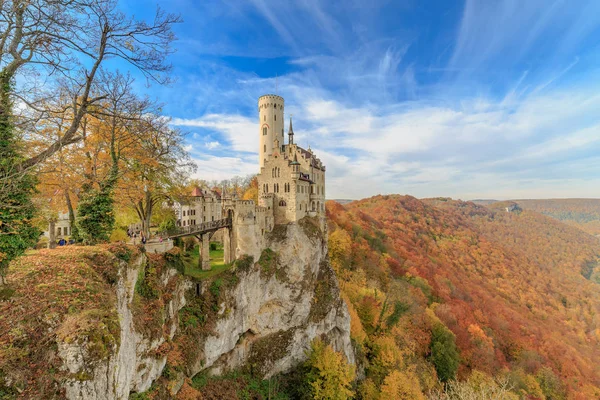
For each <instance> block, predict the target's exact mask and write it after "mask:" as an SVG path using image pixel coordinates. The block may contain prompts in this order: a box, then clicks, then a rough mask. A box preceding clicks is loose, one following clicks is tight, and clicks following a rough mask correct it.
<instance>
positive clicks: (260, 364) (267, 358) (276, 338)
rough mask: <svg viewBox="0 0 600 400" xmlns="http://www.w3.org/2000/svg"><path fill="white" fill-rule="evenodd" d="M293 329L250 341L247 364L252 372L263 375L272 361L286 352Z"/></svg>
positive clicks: (271, 364)
mask: <svg viewBox="0 0 600 400" xmlns="http://www.w3.org/2000/svg"><path fill="white" fill-rule="evenodd" d="M294 333H295V329H289V330H286V331H279V332H275V333H272V334H270V335H267V336H264V337H261V338H260V339H257V340H256V341H254V342H253V343H252V347H251V349H250V356H249V357H248V363H247V366H248V368H249V369H250V371H251V372H252V373H253V374H257V375H258V376H264V375H265V374H266V373H267V372H268V371H269V370H270V369H271V367H272V366H273V363H274V362H275V361H277V360H279V359H280V358H283V357H284V356H285V355H287V354H288V348H289V346H290V344H292V340H293V339H294Z"/></svg>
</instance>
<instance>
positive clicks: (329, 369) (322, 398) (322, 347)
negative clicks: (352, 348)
mask: <svg viewBox="0 0 600 400" xmlns="http://www.w3.org/2000/svg"><path fill="white" fill-rule="evenodd" d="M305 367H306V368H307V369H308V372H307V373H306V381H307V383H308V385H309V387H310V390H311V393H312V399H314V400H345V399H349V398H351V397H352V396H353V395H354V393H353V391H352V389H351V385H352V382H353V381H354V377H355V371H354V366H353V365H350V364H348V362H347V361H346V360H345V359H344V356H343V355H342V354H340V353H337V352H336V351H334V350H333V348H332V347H331V346H330V345H326V344H325V343H323V341H321V340H320V339H318V338H317V339H315V340H313V342H312V344H311V349H310V352H309V353H308V359H307V360H306V362H305Z"/></svg>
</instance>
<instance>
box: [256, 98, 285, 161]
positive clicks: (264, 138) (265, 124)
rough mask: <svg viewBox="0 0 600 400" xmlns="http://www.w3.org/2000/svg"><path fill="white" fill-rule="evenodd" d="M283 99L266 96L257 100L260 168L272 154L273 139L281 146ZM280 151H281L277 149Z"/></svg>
mask: <svg viewBox="0 0 600 400" xmlns="http://www.w3.org/2000/svg"><path fill="white" fill-rule="evenodd" d="M283 105H284V102H283V97H281V96H277V95H274V94H266V95H264V96H261V97H259V98H258V118H259V124H258V126H259V132H258V135H259V138H260V139H259V141H258V142H259V149H258V162H259V166H260V168H262V167H263V166H264V165H265V161H266V160H267V158H268V157H269V156H270V155H271V154H273V150H274V144H275V139H278V140H279V144H280V145H283V143H284V141H283ZM279 150H280V151H281V149H279Z"/></svg>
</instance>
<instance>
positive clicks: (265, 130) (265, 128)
mask: <svg viewBox="0 0 600 400" xmlns="http://www.w3.org/2000/svg"><path fill="white" fill-rule="evenodd" d="M266 134H267V127H266V126H263V136H266Z"/></svg>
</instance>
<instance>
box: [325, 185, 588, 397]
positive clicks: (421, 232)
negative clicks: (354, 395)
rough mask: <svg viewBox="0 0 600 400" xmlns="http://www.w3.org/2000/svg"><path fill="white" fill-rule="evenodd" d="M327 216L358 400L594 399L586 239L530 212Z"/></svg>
mask: <svg viewBox="0 0 600 400" xmlns="http://www.w3.org/2000/svg"><path fill="white" fill-rule="evenodd" d="M327 206H328V209H327V212H328V218H329V225H330V226H329V229H330V230H329V233H330V241H329V246H330V257H331V261H332V265H333V266H334V268H335V269H336V271H337V273H338V277H339V279H340V285H341V288H342V291H343V293H344V295H345V296H346V300H347V302H348V304H349V308H350V312H351V315H352V316H353V326H352V335H353V340H354V341H355V343H356V346H357V348H358V349H359V358H362V360H363V362H364V365H365V374H366V379H365V380H364V381H363V382H362V383H361V384H360V387H359V388H358V392H359V395H360V396H361V397H362V398H369V399H377V398H380V399H388V398H406V399H408V398H420V396H421V393H423V394H429V395H430V396H431V392H432V391H435V390H436V388H438V390H439V388H440V386H439V382H453V380H454V379H455V378H457V379H458V381H459V382H462V383H460V384H453V385H450V387H451V388H453V389H451V391H452V390H454V391H455V392H457V391H467V392H468V391H471V392H477V391H482V390H488V391H495V392H501V391H503V390H506V388H511V390H512V394H514V395H515V396H519V397H521V398H530V399H563V398H580V399H591V398H598V396H600V390H599V389H598V388H599V387H600V368H599V365H600V329H598V322H599V317H598V313H599V312H600V283H599V282H600V279H599V278H598V275H599V271H598V270H600V268H596V266H597V265H598V260H599V256H600V242H598V240H597V239H596V238H594V237H592V236H590V235H587V234H585V233H583V232H581V231H580V230H578V229H575V228H572V227H570V226H567V225H565V224H562V223H560V222H558V221H556V220H554V219H551V218H548V217H545V216H543V215H541V214H538V213H535V212H531V211H527V210H525V211H522V212H521V211H519V212H511V213H508V212H506V211H504V209H502V210H501V211H500V210H498V211H495V210H492V209H488V208H485V207H483V206H478V205H475V204H473V203H468V202H467V203H465V202H461V201H453V200H448V199H430V200H422V201H421V200H417V199H415V198H413V197H410V196H376V197H373V198H370V199H365V200H361V201H357V202H353V203H350V204H347V205H344V206H342V205H340V204H338V203H334V202H330V203H329V204H328V205H327ZM407 388H412V389H410V390H409V389H407ZM507 396H508V397H507ZM510 396H511V394H508V395H505V396H504V398H511V397H510ZM434 397H435V396H434ZM519 397H515V398H519Z"/></svg>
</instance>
